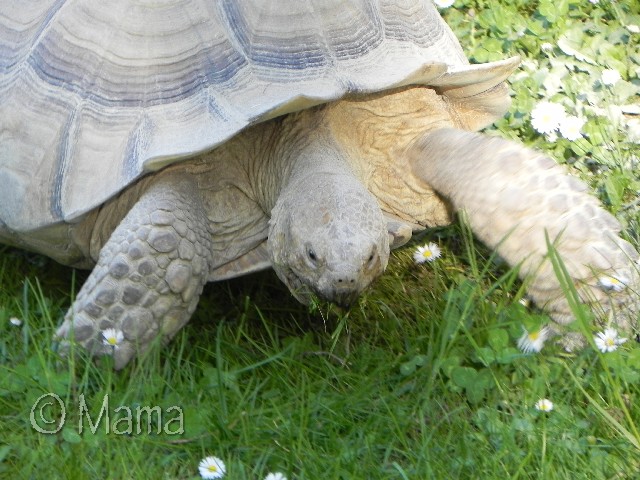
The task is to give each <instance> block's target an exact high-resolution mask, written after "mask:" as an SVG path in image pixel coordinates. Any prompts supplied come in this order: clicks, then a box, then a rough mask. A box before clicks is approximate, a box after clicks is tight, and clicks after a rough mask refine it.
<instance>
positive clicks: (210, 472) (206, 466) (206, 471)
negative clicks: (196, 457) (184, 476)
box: [198, 457, 227, 478]
mask: <svg viewBox="0 0 640 480" xmlns="http://www.w3.org/2000/svg"><path fill="white" fill-rule="evenodd" d="M198 470H199V471H200V476H201V477H202V478H222V477H224V474H225V473H226V471H227V469H226V467H225V465H224V462H223V461H222V460H220V459H219V458H218V457H206V458H203V459H202V460H200V463H199V464H198Z"/></svg>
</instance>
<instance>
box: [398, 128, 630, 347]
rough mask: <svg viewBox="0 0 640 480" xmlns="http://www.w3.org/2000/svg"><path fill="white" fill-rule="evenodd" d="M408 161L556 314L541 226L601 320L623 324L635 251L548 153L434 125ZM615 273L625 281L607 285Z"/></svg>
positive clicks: (563, 305) (559, 306)
mask: <svg viewBox="0 0 640 480" xmlns="http://www.w3.org/2000/svg"><path fill="white" fill-rule="evenodd" d="M409 161H410V162H411V166H412V168H413V172H414V174H415V175H416V176H418V177H419V178H421V179H422V180H424V181H425V182H427V183H428V184H429V185H430V186H431V187H433V188H435V189H436V190H437V191H438V192H439V193H441V194H442V195H443V196H445V197H447V198H448V199H449V200H450V201H451V202H452V203H453V206H454V207H455V208H456V210H464V211H466V212H467V215H468V219H469V222H470V224H471V227H472V229H473V231H474V233H475V234H476V235H477V236H478V238H480V239H481V240H482V241H483V242H485V243H486V244H487V245H489V246H490V247H492V248H497V250H498V252H499V253H500V255H502V257H504V258H505V260H507V261H508V262H509V263H510V264H511V265H518V264H520V265H521V267H520V274H521V276H523V277H528V278H529V279H530V280H531V282H530V284H529V290H528V293H529V295H530V296H531V297H532V299H533V300H534V301H535V302H536V304H537V305H538V306H540V307H543V308H545V309H546V310H547V311H548V312H549V313H550V314H551V316H552V318H553V319H554V320H555V321H556V322H558V323H559V324H566V323H568V322H569V321H571V320H572V319H573V316H572V313H571V310H570V308H569V305H568V303H567V301H566V298H565V296H564V295H563V293H562V289H561V287H560V283H559V281H558V279H557V277H556V275H555V274H554V271H553V266H552V264H551V262H550V261H549V260H548V258H547V250H548V249H547V243H546V239H545V232H546V234H547V235H548V237H549V239H550V241H551V242H554V244H555V247H556V250H557V252H558V253H559V255H560V257H561V258H562V261H563V262H564V264H565V266H566V268H567V270H568V272H569V274H570V276H571V278H572V279H573V282H574V285H575V286H576V288H577V290H578V292H579V294H580V296H581V299H582V300H583V301H584V302H586V303H589V304H591V305H592V307H593V309H594V311H595V313H596V314H598V313H599V316H600V318H601V320H602V321H603V322H608V321H609V319H610V317H611V316H613V318H614V321H615V323H616V324H617V325H618V326H619V327H621V328H623V329H624V330H626V331H630V330H631V329H632V328H636V327H637V325H636V324H637V321H638V317H637V315H638V304H639V302H640V291H639V290H638V287H639V286H640V282H639V279H638V263H637V261H638V253H637V252H636V251H635V250H634V249H633V247H632V246H631V245H630V244H629V243H628V242H626V241H624V240H622V239H621V238H620V237H619V236H618V233H619V232H620V229H621V227H620V224H619V222H618V221H617V220H616V219H615V218H614V217H613V216H612V215H611V214H609V213H608V212H606V211H605V210H604V209H602V208H601V207H600V206H599V204H598V202H597V200H596V199H595V198H594V197H592V196H591V195H589V194H588V193H587V186H586V185H584V184H583V183H582V182H580V181H579V180H578V179H576V178H574V177H571V176H569V175H567V174H566V173H565V172H564V170H563V168H562V167H560V166H559V165H557V164H556V163H555V162H554V161H553V160H551V159H550V158H548V157H545V156H544V155H542V154H540V153H538V152H535V151H533V150H530V149H527V148H524V147H523V146H521V145H518V144H516V143H512V142H509V141H506V140H502V139H499V138H489V137H485V136H482V135H479V134H475V133H470V132H463V131H458V130H453V129H443V130H439V131H436V132H433V133H431V134H428V135H426V136H425V137H423V138H422V139H420V140H419V141H418V142H417V143H416V145H415V147H414V148H413V149H412V150H411V151H410V152H409ZM616 281H618V282H620V281H621V282H622V283H624V284H625V285H610V283H611V282H613V283H616ZM612 287H613V288H612ZM618 287H620V288H618ZM622 287H624V288H622ZM558 330H560V329H558ZM573 342H578V343H579V341H578V339H577V337H575V336H569V337H567V338H566V339H565V346H566V347H567V348H572V347H573V346H577V344H576V345H572V343H573Z"/></svg>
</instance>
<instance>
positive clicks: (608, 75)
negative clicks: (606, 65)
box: [600, 70, 622, 86]
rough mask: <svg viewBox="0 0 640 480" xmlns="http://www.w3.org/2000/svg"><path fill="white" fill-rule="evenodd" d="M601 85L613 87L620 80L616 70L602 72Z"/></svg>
mask: <svg viewBox="0 0 640 480" xmlns="http://www.w3.org/2000/svg"><path fill="white" fill-rule="evenodd" d="M600 78H601V80H602V83H604V84H605V85H609V86H612V85H615V84H616V83H618V81H620V79H621V78H622V77H621V76H620V73H619V72H618V71H617V70H603V71H602V75H601V77H600Z"/></svg>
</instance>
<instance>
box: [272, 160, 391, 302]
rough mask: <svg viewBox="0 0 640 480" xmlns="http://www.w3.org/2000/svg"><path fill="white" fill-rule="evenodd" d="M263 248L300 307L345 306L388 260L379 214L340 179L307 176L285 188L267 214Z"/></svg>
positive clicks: (362, 193)
mask: <svg viewBox="0 0 640 480" xmlns="http://www.w3.org/2000/svg"><path fill="white" fill-rule="evenodd" d="M268 245H269V250H270V252H271V257H272V258H271V261H272V265H273V268H274V269H275V271H276V273H277V274H278V277H280V279H281V280H282V281H283V282H284V283H285V284H286V285H287V286H288V287H289V290H290V291H291V293H292V294H293V295H294V296H295V297H296V298H297V299H298V300H299V301H300V302H302V303H309V301H310V300H311V295H312V294H315V295H317V296H318V297H320V298H321V299H323V300H327V301H330V302H332V303H335V304H337V305H339V306H342V307H348V306H350V305H351V304H352V303H353V302H354V301H355V300H356V298H357V297H358V295H359V294H360V293H361V292H362V291H363V290H364V289H365V288H366V287H368V286H369V285H370V284H371V283H372V282H373V281H374V280H375V279H376V278H378V277H379V276H380V275H381V274H382V272H383V271H384V269H385V268H386V266H387V262H388V259H389V235H388V233H387V226H386V222H385V220H384V217H383V215H382V212H381V210H380V208H379V206H378V204H377V202H376V200H375V198H374V197H373V196H372V195H371V194H370V193H369V191H368V190H367V189H366V188H364V186H363V185H362V184H361V183H360V182H359V181H358V180H357V179H356V178H355V177H354V176H353V175H351V174H346V173H337V172H334V173H320V174H313V175H310V176H307V177H305V178H304V179H302V180H301V181H298V182H295V185H292V186H290V187H289V188H287V189H286V191H285V192H283V193H282V194H281V195H280V197H279V199H278V201H277V202H276V205H275V207H274V209H273V211H272V215H271V222H270V230H269V239H268Z"/></svg>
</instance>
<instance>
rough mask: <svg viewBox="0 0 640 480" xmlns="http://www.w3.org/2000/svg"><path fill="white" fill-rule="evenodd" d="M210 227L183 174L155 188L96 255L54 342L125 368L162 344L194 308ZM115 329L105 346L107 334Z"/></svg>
mask: <svg viewBox="0 0 640 480" xmlns="http://www.w3.org/2000/svg"><path fill="white" fill-rule="evenodd" d="M207 226H208V222H207V220H206V216H205V215H204V212H203V211H202V207H201V204H200V199H199V197H198V193H197V190H196V189H195V187H194V185H193V184H192V182H191V181H190V179H189V178H187V177H179V176H177V177H174V178H170V177H167V178H165V179H164V180H160V181H159V182H157V183H154V184H153V185H152V186H151V187H150V189H149V190H147V191H146V192H145V193H144V194H143V195H142V197H141V198H140V200H139V201H138V202H137V203H136V204H135V205H134V207H133V208H132V209H131V210H130V211H129V213H128V214H127V215H126V216H125V218H124V219H123V220H122V222H121V223H120V225H119V226H118V227H117V228H116V229H115V230H114V232H113V234H112V235H111V237H110V238H109V240H108V241H107V242H106V244H105V245H104V247H103V248H102V250H101V251H100V257H99V259H98V262H97V264H96V266H95V268H94V269H93V271H92V272H91V275H90V276H89V278H88V279H87V281H86V283H85V284H84V285H83V287H82V289H81V290H80V292H79V293H78V296H77V298H76V300H75V302H74V303H73V306H72V307H71V308H70V309H69V311H68V313H67V315H66V317H65V320H64V323H63V325H62V326H61V327H60V328H59V329H58V331H57V333H56V335H57V337H59V338H61V339H64V340H63V341H62V344H61V346H62V351H63V353H64V351H65V350H67V349H68V348H69V340H70V339H73V340H74V341H75V342H77V343H79V344H80V345H82V346H83V347H85V348H86V349H88V350H89V351H90V352H92V354H94V355H111V354H112V355H113V356H114V362H115V368H117V369H120V368H122V367H124V366H125V365H126V364H127V363H128V362H129V360H131V358H133V357H134V356H135V355H136V354H139V353H142V352H144V351H145V350H146V349H147V348H148V347H149V345H150V344H151V342H152V341H153V340H154V339H155V338H156V337H157V336H158V335H160V336H161V337H162V338H163V340H165V341H166V340H168V339H170V338H171V337H173V335H175V333H176V332H177V331H178V330H179V329H180V328H181V327H182V326H183V325H184V324H185V323H187V321H188V320H189V318H190V317H191V314H192V313H193V311H194V310H195V308H196V305H197V303H198V299H199V297H200V294H201V292H202V288H203V286H204V284H205V282H206V280H207V276H208V273H209V265H210V255H211V253H210V252H211V248H210V241H211V240H210V239H211V236H210V234H209V232H208V230H207ZM110 328H113V329H116V330H117V331H121V332H122V334H123V336H124V339H123V341H122V342H121V343H120V344H119V345H117V346H110V345H106V344H105V342H104V338H103V332H104V331H105V330H106V329H110Z"/></svg>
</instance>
